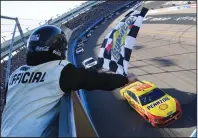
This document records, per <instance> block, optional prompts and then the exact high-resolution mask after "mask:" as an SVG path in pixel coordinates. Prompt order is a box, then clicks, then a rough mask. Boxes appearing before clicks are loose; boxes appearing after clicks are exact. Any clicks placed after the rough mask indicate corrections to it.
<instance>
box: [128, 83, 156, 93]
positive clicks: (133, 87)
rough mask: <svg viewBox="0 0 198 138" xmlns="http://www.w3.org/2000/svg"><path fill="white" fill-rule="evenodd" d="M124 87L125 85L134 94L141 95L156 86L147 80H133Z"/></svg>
mask: <svg viewBox="0 0 198 138" xmlns="http://www.w3.org/2000/svg"><path fill="white" fill-rule="evenodd" d="M126 87H127V90H129V91H131V92H133V93H134V94H135V95H137V96H141V95H143V94H145V93H147V92H149V91H151V90H153V89H154V88H156V87H157V86H156V85H155V84H152V83H151V82H149V81H137V82H134V83H132V84H130V85H128V86H126Z"/></svg>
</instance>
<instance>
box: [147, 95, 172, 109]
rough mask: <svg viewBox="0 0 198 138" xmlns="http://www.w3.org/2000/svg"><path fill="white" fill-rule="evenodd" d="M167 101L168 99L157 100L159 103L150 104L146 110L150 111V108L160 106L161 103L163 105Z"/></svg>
mask: <svg viewBox="0 0 198 138" xmlns="http://www.w3.org/2000/svg"><path fill="white" fill-rule="evenodd" d="M169 100H170V99H169V98H168V97H165V98H163V99H161V100H159V101H157V102H155V103H152V104H150V105H149V106H147V109H148V110H150V109H152V108H155V107H156V106H157V105H159V104H162V103H164V102H166V101H169Z"/></svg>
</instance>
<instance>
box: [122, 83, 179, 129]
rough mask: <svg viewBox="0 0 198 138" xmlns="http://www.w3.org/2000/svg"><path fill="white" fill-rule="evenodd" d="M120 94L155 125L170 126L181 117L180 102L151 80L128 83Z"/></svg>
mask: <svg viewBox="0 0 198 138" xmlns="http://www.w3.org/2000/svg"><path fill="white" fill-rule="evenodd" d="M120 94H121V96H122V97H123V98H124V99H125V100H127V101H128V103H129V105H130V106H131V107H132V108H134V109H135V110H136V111H137V112H138V113H139V114H140V115H141V116H142V117H143V118H144V119H145V120H147V121H148V122H149V123H150V124H151V125H152V126H153V127H165V126H168V125H169V124H171V123H173V122H174V121H176V120H178V119H179V118H180V117H181V114H182V110H181V107H180V104H179V102H178V101H177V100H176V99H175V98H173V97H172V96H170V95H168V94H167V93H165V92H163V91H162V90H160V89H159V88H158V87H157V86H156V85H155V84H153V83H151V82H149V81H140V80H138V81H136V82H133V83H131V84H128V85H126V86H124V87H122V88H121V89H120Z"/></svg>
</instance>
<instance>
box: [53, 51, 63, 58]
mask: <svg viewBox="0 0 198 138" xmlns="http://www.w3.org/2000/svg"><path fill="white" fill-rule="evenodd" d="M53 54H55V55H57V56H59V57H60V56H61V52H60V51H57V50H53Z"/></svg>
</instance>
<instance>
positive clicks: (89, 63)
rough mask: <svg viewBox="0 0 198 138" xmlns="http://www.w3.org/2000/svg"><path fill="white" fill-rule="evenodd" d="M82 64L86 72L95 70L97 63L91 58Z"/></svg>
mask: <svg viewBox="0 0 198 138" xmlns="http://www.w3.org/2000/svg"><path fill="white" fill-rule="evenodd" d="M82 64H83V66H84V67H85V69H88V70H94V69H96V68H97V61H96V60H95V59H93V58H92V57H90V58H88V59H85V60H84V61H83V62H82Z"/></svg>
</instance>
